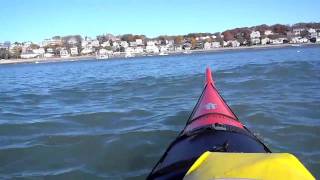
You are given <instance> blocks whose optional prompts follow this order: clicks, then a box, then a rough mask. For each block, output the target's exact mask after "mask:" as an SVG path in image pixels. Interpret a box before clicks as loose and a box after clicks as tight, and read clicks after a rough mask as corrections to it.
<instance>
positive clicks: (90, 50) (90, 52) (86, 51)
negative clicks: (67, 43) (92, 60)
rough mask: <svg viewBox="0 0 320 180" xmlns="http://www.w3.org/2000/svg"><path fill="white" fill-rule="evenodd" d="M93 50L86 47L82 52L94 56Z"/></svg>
mask: <svg viewBox="0 0 320 180" xmlns="http://www.w3.org/2000/svg"><path fill="white" fill-rule="evenodd" d="M92 53H93V48H92V47H86V48H84V49H83V50H82V51H81V54H92Z"/></svg>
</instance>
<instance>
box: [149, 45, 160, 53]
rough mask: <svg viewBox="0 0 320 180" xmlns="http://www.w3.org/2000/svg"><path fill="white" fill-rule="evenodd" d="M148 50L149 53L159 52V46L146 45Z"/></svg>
mask: <svg viewBox="0 0 320 180" xmlns="http://www.w3.org/2000/svg"><path fill="white" fill-rule="evenodd" d="M146 52H147V53H159V48H158V47H157V46H155V45H151V46H150V45H147V46H146Z"/></svg>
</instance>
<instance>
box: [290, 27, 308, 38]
mask: <svg viewBox="0 0 320 180" xmlns="http://www.w3.org/2000/svg"><path fill="white" fill-rule="evenodd" d="M304 30H305V29H304V28H294V29H292V32H293V34H294V35H296V36H300V34H301V32H302V31H304Z"/></svg>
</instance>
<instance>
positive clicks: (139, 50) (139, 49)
mask: <svg viewBox="0 0 320 180" xmlns="http://www.w3.org/2000/svg"><path fill="white" fill-rule="evenodd" d="M134 53H137V54H142V53H143V47H141V46H138V47H136V48H134Z"/></svg>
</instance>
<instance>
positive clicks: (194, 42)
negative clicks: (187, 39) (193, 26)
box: [191, 37, 197, 49]
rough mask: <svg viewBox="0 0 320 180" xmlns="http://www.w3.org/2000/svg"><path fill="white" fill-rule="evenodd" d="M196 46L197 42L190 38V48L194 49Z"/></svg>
mask: <svg viewBox="0 0 320 180" xmlns="http://www.w3.org/2000/svg"><path fill="white" fill-rule="evenodd" d="M196 46H197V40H196V38H195V37H191V47H192V49H194V48H195V47H196Z"/></svg>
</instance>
